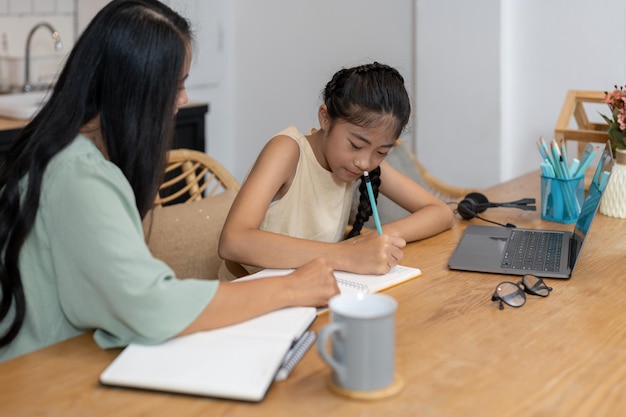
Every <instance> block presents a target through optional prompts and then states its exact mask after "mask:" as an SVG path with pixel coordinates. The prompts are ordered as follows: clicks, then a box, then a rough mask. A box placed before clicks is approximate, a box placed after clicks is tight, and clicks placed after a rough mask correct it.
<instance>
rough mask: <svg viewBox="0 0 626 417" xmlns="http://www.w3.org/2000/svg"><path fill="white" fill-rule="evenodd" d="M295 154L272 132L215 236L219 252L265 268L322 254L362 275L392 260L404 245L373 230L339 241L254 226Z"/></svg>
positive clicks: (290, 171)
mask: <svg viewBox="0 0 626 417" xmlns="http://www.w3.org/2000/svg"><path fill="white" fill-rule="evenodd" d="M299 158H300V149H299V146H298V144H297V143H296V142H295V141H294V140H293V139H291V138H289V137H287V136H276V137H274V138H273V139H272V140H270V141H269V142H268V144H267V145H266V147H265V148H264V149H263V150H262V151H261V154H260V155H259V158H258V159H257V161H256V163H255V164H254V166H253V167H252V169H251V171H250V173H249V174H248V177H247V179H246V181H245V182H244V183H243V185H242V187H241V189H240V190H239V193H238V194H237V197H236V198H235V201H234V202H233V205H232V207H231V210H230V212H229V214H228V217H227V219H226V222H225V224H224V228H223V230H222V235H221V237H220V244H219V255H220V257H222V258H223V259H228V260H231V261H235V262H239V263H243V264H248V265H256V266H259V267H264V268H297V267H299V266H302V265H304V264H305V263H307V262H310V261H311V260H313V259H315V258H318V257H322V258H324V259H326V260H327V261H328V263H329V264H330V266H331V267H332V268H333V269H338V270H344V271H351V272H358V273H364V274H382V273H385V272H387V271H388V270H389V268H391V267H392V266H394V265H396V264H397V263H398V262H399V261H400V259H402V255H403V254H402V250H401V248H402V247H404V245H405V242H404V240H402V239H401V238H399V237H393V236H388V235H383V236H375V235H374V236H370V237H368V238H364V237H361V238H360V239H354V240H351V241H348V242H342V243H340V244H338V243H326V242H318V241H314V240H307V239H299V238H295V237H291V236H286V235H282V234H278V233H272V232H267V231H263V230H260V229H259V226H260V224H261V222H262V221H263V218H264V217H265V214H266V211H267V208H268V207H269V205H270V203H271V202H272V201H273V200H274V199H278V198H280V197H282V195H284V194H285V192H286V191H287V190H288V188H289V186H290V185H291V181H292V179H293V177H294V175H295V172H296V167H297V164H298V160H299ZM344 243H345V244H344Z"/></svg>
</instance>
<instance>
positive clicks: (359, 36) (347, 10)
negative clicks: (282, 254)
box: [78, 0, 626, 187]
mask: <svg viewBox="0 0 626 417" xmlns="http://www.w3.org/2000/svg"><path fill="white" fill-rule="evenodd" d="M99 1H100V2H102V1H105V0H99ZM81 3H82V2H78V4H79V12H80V5H81ZM169 3H170V4H173V5H174V6H175V7H176V8H179V9H180V8H182V9H183V10H182V11H183V13H184V14H185V15H186V16H187V17H189V18H190V19H191V20H192V22H193V23H194V26H195V27H196V30H197V32H198V39H199V41H200V42H201V43H200V44H199V45H198V46H199V49H198V50H197V52H196V53H197V54H198V53H199V54H200V56H201V58H200V59H199V61H200V62H199V63H198V64H194V65H195V66H194V67H192V73H193V74H192V79H191V80H190V83H189V85H190V88H189V91H190V97H191V98H192V99H197V100H203V101H208V102H209V104H210V111H209V115H208V117H207V134H208V138H207V150H208V152H209V153H210V154H212V155H213V156H215V157H217V158H218V159H219V160H221V161H222V162H223V163H224V164H225V165H226V166H227V168H228V169H230V170H231V171H232V172H233V173H234V174H235V176H236V177H237V178H238V179H240V180H241V179H243V176H244V175H245V173H246V172H247V170H248V168H249V167H250V164H251V163H252V162H253V160H254V158H255V157H256V155H257V154H258V152H259V151H260V149H261V147H262V146H263V144H264V143H265V142H266V141H267V139H268V138H269V137H270V136H271V135H273V134H274V133H276V132H277V131H278V130H280V129H282V128H283V127H285V126H286V125H288V124H295V125H296V126H298V127H299V128H301V129H308V128H309V127H311V126H314V125H315V124H316V120H315V115H316V108H317V106H318V105H319V103H320V101H319V97H320V92H321V90H322V88H323V86H324V84H325V83H326V82H327V81H328V79H329V78H330V77H331V75H332V74H333V72H334V71H336V70H337V69H339V68H340V67H341V66H347V65H353V64H357V63H362V62H365V61H368V60H373V59H377V60H380V61H384V62H387V63H389V64H391V65H394V66H397V67H398V68H399V69H400V71H401V72H402V73H403V74H404V75H405V78H406V80H407V85H408V86H409V89H410V90H411V91H414V93H415V94H413V104H414V107H416V108H417V112H416V117H415V119H414V120H413V122H414V123H413V124H412V126H411V130H410V131H409V134H410V135H411V136H409V137H407V138H406V139H407V140H408V141H409V142H410V143H414V142H415V148H414V149H415V150H417V154H418V157H419V158H420V160H421V161H423V162H424V164H425V165H426V166H427V167H428V168H429V169H430V170H431V171H432V172H433V173H434V174H435V175H437V176H438V177H440V178H441V179H443V180H445V181H448V182H450V183H452V184H456V185H460V186H471V187H487V186H489V185H492V184H495V183H499V182H501V181H504V180H507V179H510V178H512V177H515V176H517V175H520V174H523V173H525V172H529V171H531V170H535V169H537V168H538V164H539V162H540V161H539V157H538V154H537V150H536V147H535V142H536V141H537V139H538V138H539V136H544V137H545V138H548V139H549V138H551V137H552V134H553V132H554V125H555V124H556V119H557V117H558V114H559V112H560V109H561V105H562V103H563V99H564V98H565V94H566V92H567V90H568V89H590V90H608V89H611V88H612V86H613V85H614V84H624V83H626V54H625V53H624V51H626V26H625V25H623V24H621V22H622V20H623V19H624V17H625V16H626V1H625V0H550V1H544V0H481V1H474V2H468V1H465V0H445V1H441V0H395V1H391V2H383V1H380V0H362V1H359V0H342V1H333V0H319V1H313V0H206V1H201V0H171V1H170V2H169ZM79 15H80V13H79ZM413 136H415V137H413Z"/></svg>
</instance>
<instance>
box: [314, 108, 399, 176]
mask: <svg viewBox="0 0 626 417" xmlns="http://www.w3.org/2000/svg"><path fill="white" fill-rule="evenodd" d="M385 117H387V116H385ZM388 117H392V116H388ZM392 122H393V120H389V121H386V120H385V118H383V119H381V123H380V124H379V125H378V126H375V127H359V126H357V125H354V124H351V123H346V122H342V121H336V122H335V124H334V126H333V127H332V130H330V132H328V128H330V126H329V125H327V127H324V124H323V123H322V128H323V130H324V140H323V145H322V149H323V152H324V156H325V158H326V166H325V167H324V168H326V169H328V170H330V171H331V172H332V173H333V175H334V176H335V178H337V179H338V180H340V181H343V182H352V181H354V180H356V179H357V178H359V177H360V176H361V175H363V172H364V171H371V170H373V169H375V168H376V167H377V166H379V165H380V163H381V162H382V161H383V159H385V157H386V156H387V154H388V153H389V151H390V150H391V149H392V148H393V146H394V143H395V141H396V139H397V138H396V137H394V123H392ZM322 165H324V164H322Z"/></svg>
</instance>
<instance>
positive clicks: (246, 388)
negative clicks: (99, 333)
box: [100, 331, 292, 401]
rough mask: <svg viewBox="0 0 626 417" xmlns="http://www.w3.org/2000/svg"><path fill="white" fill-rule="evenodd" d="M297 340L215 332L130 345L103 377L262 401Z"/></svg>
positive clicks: (109, 380)
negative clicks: (162, 341)
mask: <svg viewBox="0 0 626 417" xmlns="http://www.w3.org/2000/svg"><path fill="white" fill-rule="evenodd" d="M291 343H292V340H291V339H287V338H268V337H256V336H253V335H245V334H229V335H227V337H225V335H224V334H220V333H219V332H215V331H207V332H198V333H194V334H192V335H189V336H184V337H179V338H175V339H172V340H169V341H167V342H165V343H162V344H160V345H155V346H145V345H135V344H131V345H129V346H128V347H127V348H126V349H124V351H122V353H120V355H119V356H118V357H117V358H116V359H115V360H114V361H113V362H112V363H111V365H109V367H107V369H105V371H104V372H103V373H102V374H101V375H100V381H101V382H102V383H103V384H108V385H115V386H123V387H131V388H142V389H150V390H157V391H168V392H177V393H184V394H193V395H204V396H211V397H222V398H231V399H238V400H246V401H260V400H262V399H263V397H264V396H265V393H266V392H267V389H268V388H269V386H270V384H271V383H272V381H273V379H274V375H275V374H276V370H277V369H278V367H279V366H280V364H281V362H282V360H283V358H284V356H285V353H286V352H287V351H288V350H289V347H290V346H291Z"/></svg>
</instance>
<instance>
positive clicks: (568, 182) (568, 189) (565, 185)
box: [541, 175, 585, 223]
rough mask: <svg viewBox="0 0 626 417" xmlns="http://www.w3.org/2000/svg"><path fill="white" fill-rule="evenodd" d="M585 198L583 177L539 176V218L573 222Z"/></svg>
mask: <svg viewBox="0 0 626 417" xmlns="http://www.w3.org/2000/svg"><path fill="white" fill-rule="evenodd" d="M584 199H585V178H584V177H583V176H580V177H577V178H570V179H563V178H554V177H547V176H544V175H542V176H541V218H542V219H544V220H549V221H552V222H558V223H574V222H575V221H576V220H577V219H578V215H579V214H580V208H581V206H582V204H583V201H584Z"/></svg>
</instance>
